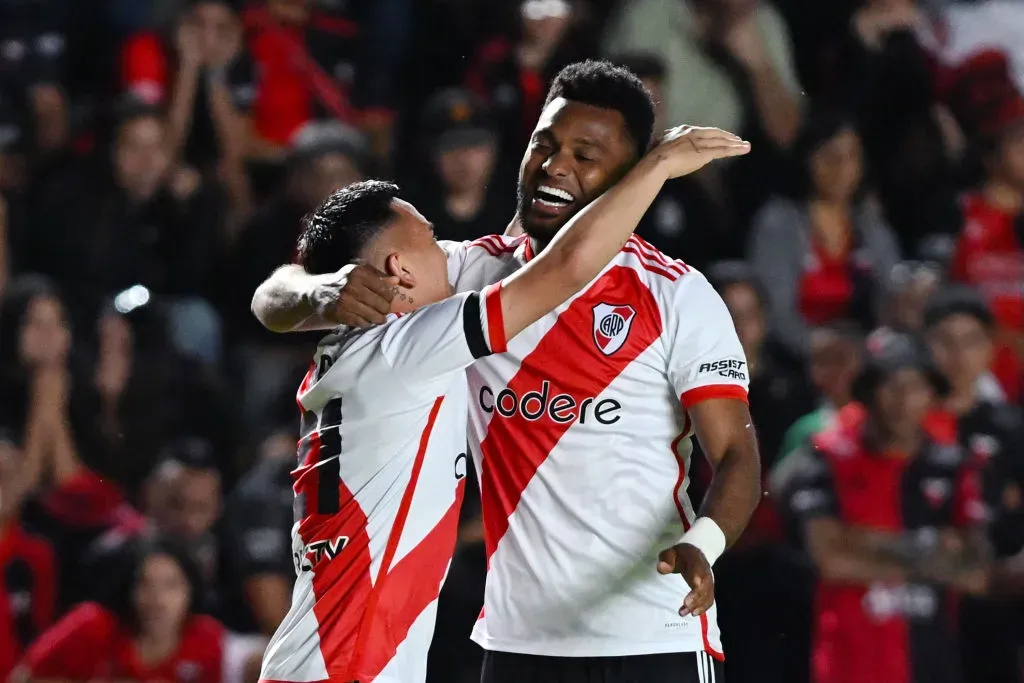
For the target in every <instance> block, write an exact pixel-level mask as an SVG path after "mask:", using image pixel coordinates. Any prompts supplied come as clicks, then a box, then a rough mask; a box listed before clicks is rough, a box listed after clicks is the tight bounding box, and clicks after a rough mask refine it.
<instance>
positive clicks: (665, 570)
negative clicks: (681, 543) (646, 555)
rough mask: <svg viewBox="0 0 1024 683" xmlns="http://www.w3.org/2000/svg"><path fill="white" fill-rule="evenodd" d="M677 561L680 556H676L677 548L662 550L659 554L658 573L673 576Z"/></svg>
mask: <svg viewBox="0 0 1024 683" xmlns="http://www.w3.org/2000/svg"><path fill="white" fill-rule="evenodd" d="M677 559H678V556H677V555H676V549H675V548H669V549H668V550H662V551H661V553H659V554H658V573H659V574H672V573H673V572H675V571H676V561H677Z"/></svg>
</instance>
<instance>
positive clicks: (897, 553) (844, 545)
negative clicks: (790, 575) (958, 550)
mask: <svg viewBox="0 0 1024 683" xmlns="http://www.w3.org/2000/svg"><path fill="white" fill-rule="evenodd" d="M828 524H829V525H830V526H832V527H834V531H830V532H828V534H827V537H828V540H827V541H825V540H819V539H816V538H814V537H813V536H812V537H811V538H810V539H809V543H808V545H809V546H810V549H811V555H812V557H813V558H814V561H815V564H816V565H817V567H818V571H819V573H820V574H821V576H822V578H824V579H826V580H828V581H833V582H838V583H853V584H867V583H871V582H873V581H908V580H914V579H918V580H925V575H926V573H927V565H928V562H929V561H930V555H929V554H927V553H923V552H908V548H909V546H908V544H907V539H906V538H905V537H904V536H902V535H899V534H891V533H886V532H879V531H872V530H866V529H857V528H854V527H850V526H846V525H843V524H840V523H836V522H828Z"/></svg>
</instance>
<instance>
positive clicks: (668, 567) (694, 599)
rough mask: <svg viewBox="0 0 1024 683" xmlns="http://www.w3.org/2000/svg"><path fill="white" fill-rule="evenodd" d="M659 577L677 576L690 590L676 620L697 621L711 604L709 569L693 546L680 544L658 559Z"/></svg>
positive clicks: (713, 589)
mask: <svg viewBox="0 0 1024 683" xmlns="http://www.w3.org/2000/svg"><path fill="white" fill-rule="evenodd" d="M658 573H659V574H679V575H681V576H682V577H683V580H684V581H686V584H687V585H688V586H689V587H690V592H689V593H687V595H686V597H685V598H683V605H682V607H680V608H679V616H681V617H685V616H695V617H699V616H700V615H702V614H704V613H705V612H707V611H708V608H709V607H711V605H712V603H714V601H715V577H714V575H713V574H712V573H711V565H710V564H708V559H707V558H706V557H704V553H702V552H701V551H700V550H699V549H698V548H697V547H696V546H693V545H690V544H689V543H680V544H679V545H676V546H673V547H671V548H669V549H668V550H663V551H662V552H661V554H660V555H658Z"/></svg>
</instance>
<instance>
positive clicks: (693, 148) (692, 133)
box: [649, 126, 750, 178]
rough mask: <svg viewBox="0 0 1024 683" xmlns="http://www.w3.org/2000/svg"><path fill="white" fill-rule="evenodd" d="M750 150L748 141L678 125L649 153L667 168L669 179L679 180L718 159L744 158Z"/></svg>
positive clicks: (707, 129) (712, 130)
mask: <svg viewBox="0 0 1024 683" xmlns="http://www.w3.org/2000/svg"><path fill="white" fill-rule="evenodd" d="M749 151H750V143H749V142H747V141H746V140H743V139H741V138H740V137H739V136H737V135H733V134H732V133H730V132H728V131H724V130H721V129H720V128H701V127H699V126H676V127H675V128H669V129H668V130H667V131H665V134H664V135H663V136H662V137H661V140H659V141H658V144H657V145H655V146H654V148H653V149H652V150H651V151H650V152H649V154H651V155H654V157H655V158H657V159H658V160H659V161H660V162H661V163H664V164H665V165H666V170H667V171H668V174H669V177H670V178H678V177H680V176H684V175H688V174H690V173H693V172H694V171H698V170H700V169H702V168H704V167H705V166H706V165H708V164H709V163H711V162H712V161H714V160H715V159H725V158H727V157H737V156H742V155H744V154H746V153H747V152H749Z"/></svg>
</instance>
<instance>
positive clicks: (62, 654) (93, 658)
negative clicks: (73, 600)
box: [12, 538, 263, 683]
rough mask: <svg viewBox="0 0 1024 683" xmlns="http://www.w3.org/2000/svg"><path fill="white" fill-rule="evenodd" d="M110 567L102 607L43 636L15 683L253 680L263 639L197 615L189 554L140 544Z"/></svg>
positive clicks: (116, 556)
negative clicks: (48, 682) (49, 682)
mask: <svg viewBox="0 0 1024 683" xmlns="http://www.w3.org/2000/svg"><path fill="white" fill-rule="evenodd" d="M105 559H106V561H105V562H104V563H103V564H101V565H99V566H98V567H97V569H98V570H100V571H102V572H103V574H104V581H103V583H104V584H105V585H104V586H103V590H101V591H99V595H98V598H99V600H98V601H95V602H84V603H82V604H80V605H77V606H76V607H75V608H74V609H72V610H71V611H70V612H68V613H67V614H66V615H65V616H64V617H63V618H61V619H60V620H59V621H58V622H57V623H56V624H54V625H53V627H52V628H50V629H49V630H48V631H47V632H46V633H44V634H43V636H42V637H40V638H39V640H37V641H36V642H35V643H34V644H33V646H32V647H30V648H29V650H28V652H27V653H26V654H25V658H24V660H23V663H22V665H21V666H19V670H18V671H17V672H16V673H15V675H14V677H13V678H12V680H14V681H22V682H25V683H28V682H29V681H41V680H52V679H59V680H65V681H82V682H84V681H92V680H97V678H98V677H101V676H106V677H109V678H110V679H111V680H131V681H137V682H138V683H157V682H158V681H168V680H180V679H181V678H183V677H184V678H187V679H188V680H190V681H194V682H195V683H243V681H254V680H255V678H253V677H251V676H252V672H253V670H254V669H256V670H258V658H259V657H260V656H261V655H262V646H263V641H262V639H258V638H252V637H244V636H237V635H235V634H232V633H230V632H228V631H227V630H226V629H225V628H224V626H223V625H222V624H221V623H220V622H218V621H217V620H215V619H213V618H211V617H208V616H204V615H201V614H199V613H198V610H197V606H198V601H199V599H200V596H201V595H202V592H203V587H202V579H201V578H200V573H199V569H198V567H196V565H195V563H194V562H193V560H192V559H191V557H190V556H189V554H188V552H187V551H186V550H185V549H183V548H182V547H181V546H179V545H177V544H175V543H172V542H170V541H167V540H164V539H160V538H154V539H145V538H140V539H136V540H134V541H132V542H130V543H127V544H126V545H125V546H123V547H118V548H115V549H112V550H111V552H110V557H108V558H105ZM246 674H248V676H247V675H246Z"/></svg>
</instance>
